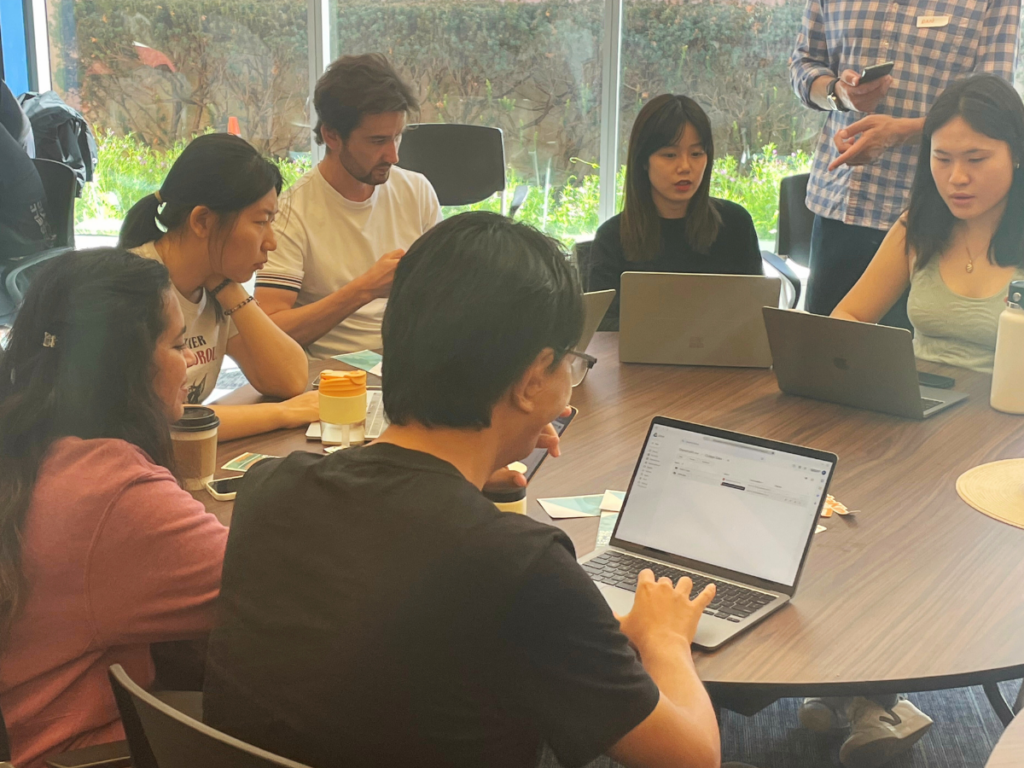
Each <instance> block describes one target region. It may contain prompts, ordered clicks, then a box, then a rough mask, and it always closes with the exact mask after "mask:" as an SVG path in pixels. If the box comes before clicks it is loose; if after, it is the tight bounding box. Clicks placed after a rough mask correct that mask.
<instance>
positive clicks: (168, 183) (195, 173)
mask: <svg viewBox="0 0 1024 768" xmlns="http://www.w3.org/2000/svg"><path fill="white" fill-rule="evenodd" d="M281 185H282V181H281V173H280V171H278V169H277V166H275V165H274V164H273V163H272V162H270V161H269V160H267V159H266V158H264V157H263V156H262V155H260V154H259V153H258V152H257V151H256V149H255V148H253V146H252V145H251V144H249V143H248V142H247V141H245V140H244V139H241V138H239V137H237V136H231V135H229V134H226V133H211V134H207V135H205V136H200V137H198V138H196V139H195V140H194V141H193V142H192V143H191V144H189V145H188V146H187V147H186V148H185V151H184V152H182V153H181V155H180V156H179V157H178V159H177V160H176V161H175V163H174V165H173V166H171V170H170V171H169V172H168V174H167V178H166V179H164V183H163V185H162V186H161V187H160V190H159V191H158V192H156V193H154V194H152V195H148V196H147V197H144V198H143V199H142V200H140V201H139V202H138V203H136V204H135V205H134V206H133V207H132V209H131V210H130V211H129V212H128V215H127V217H125V221H124V224H123V226H122V227H121V238H120V245H121V246H122V247H124V248H130V249H132V250H134V251H135V252H136V253H138V254H139V255H140V256H145V257H147V258H151V259H156V260H158V261H160V262H162V263H163V264H164V266H166V267H167V269H168V271H169V272H170V273H171V283H172V284H173V286H174V289H175V293H176V294H177V297H178V303H179V304H180V305H181V311H182V313H183V314H184V316H185V323H186V327H187V335H186V344H188V346H189V348H190V349H191V350H192V353H193V354H194V355H195V356H196V359H197V364H196V365H195V366H193V367H192V368H190V369H189V393H188V400H189V402H190V403H201V402H203V400H205V399H206V398H207V397H208V396H209V395H210V393H211V392H212V391H213V389H214V386H215V384H216V383H217V377H218V375H219V374H220V369H221V364H222V363H223V361H224V355H225V354H227V355H231V357H232V358H233V359H234V360H235V361H236V362H237V363H238V365H239V367H241V369H242V372H243V373H244V374H245V376H246V378H247V379H248V380H249V383H251V384H252V385H253V386H254V387H255V388H256V389H257V390H258V391H259V392H261V393H262V394H264V395H270V396H273V397H280V398H284V401H283V402H280V403H260V404H257V405H218V406H213V408H214V410H215V411H216V412H217V415H218V416H219V417H220V439H222V440H231V439H234V438H237V437H245V436H247V435H254V434H258V433H260V432H268V431H270V430H273V429H282V428H290V427H298V426H303V425H305V424H308V423H309V422H311V421H316V420H317V419H318V418H319V413H318V407H317V393H316V392H306V393H305V394H303V393H304V392H305V389H306V384H307V382H308V376H309V365H308V363H307V360H306V354H305V352H304V351H303V350H302V347H300V346H299V345H298V343H296V342H295V341H294V340H293V339H292V338H291V337H289V336H288V335H287V334H286V333H285V332H284V331H282V330H281V329H280V328H278V327H277V326H276V325H275V324H274V323H273V322H272V321H271V320H270V318H268V317H267V315H266V314H264V312H263V310H262V309H260V307H259V304H257V303H256V302H255V301H254V300H253V298H252V297H251V296H250V295H249V294H248V293H247V292H246V290H245V288H243V287H242V285H241V284H242V283H244V282H246V281H248V280H250V279H251V278H252V276H253V274H254V273H255V272H256V270H258V269H260V268H261V267H262V266H263V265H264V264H265V263H266V261H267V254H268V253H269V252H270V251H273V250H274V248H275V247H276V246H277V243H276V240H275V239H274V224H273V222H274V216H275V215H276V214H277V196H278V194H279V193H280V192H281Z"/></svg>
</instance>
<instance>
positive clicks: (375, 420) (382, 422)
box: [306, 389, 390, 441]
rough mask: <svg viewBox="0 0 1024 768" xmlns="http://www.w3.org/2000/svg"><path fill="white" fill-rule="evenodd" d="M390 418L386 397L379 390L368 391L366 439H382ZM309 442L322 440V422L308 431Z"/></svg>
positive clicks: (310, 426)
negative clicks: (385, 410) (386, 406)
mask: <svg viewBox="0 0 1024 768" xmlns="http://www.w3.org/2000/svg"><path fill="white" fill-rule="evenodd" d="M389 423H390V422H389V421H388V417H387V416H386V415H385V414H384V397H383V395H382V394H381V391H380V390H379V389H368V390H366V430H365V435H366V439H367V440H368V441H369V440H376V439H377V438H378V437H380V435H381V432H383V431H384V430H385V429H386V428H387V426H388V424H389ZM306 439H307V440H319V439H320V422H319V421H314V422H313V423H312V424H310V425H309V428H308V429H307V430H306Z"/></svg>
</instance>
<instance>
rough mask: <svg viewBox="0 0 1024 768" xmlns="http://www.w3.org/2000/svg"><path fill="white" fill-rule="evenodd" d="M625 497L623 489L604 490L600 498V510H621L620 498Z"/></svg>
mask: <svg viewBox="0 0 1024 768" xmlns="http://www.w3.org/2000/svg"><path fill="white" fill-rule="evenodd" d="M625 498H626V492H625V491H605V492H604V497H603V498H602V499H601V511H602V512H621V511H622V500H623V499H625Z"/></svg>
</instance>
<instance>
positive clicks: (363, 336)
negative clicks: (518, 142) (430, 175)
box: [256, 166, 441, 359]
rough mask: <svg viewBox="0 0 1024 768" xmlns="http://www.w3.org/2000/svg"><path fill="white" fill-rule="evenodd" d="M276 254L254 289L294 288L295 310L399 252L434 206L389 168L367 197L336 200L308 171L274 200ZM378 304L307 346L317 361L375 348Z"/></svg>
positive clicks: (422, 182)
mask: <svg viewBox="0 0 1024 768" xmlns="http://www.w3.org/2000/svg"><path fill="white" fill-rule="evenodd" d="M276 221H277V223H276V227H275V229H276V234H277V250H275V251H273V252H272V253H271V254H270V259H269V261H268V262H267V264H266V266H265V267H264V268H263V269H262V270H261V271H260V272H259V273H258V274H257V276H256V287H257V288H259V287H267V288H284V289H286V290H291V291H295V292H296V293H298V297H297V298H296V300H295V306H296V307H303V306H306V305H307V304H312V303H313V302H315V301H319V300H320V299H323V298H325V297H326V296H329V295H330V294H331V293H333V292H334V291H336V290H338V289H339V288H341V287H343V286H345V285H347V284H348V283H350V282H351V281H352V280H354V279H355V278H357V277H359V276H360V275H362V274H363V273H365V272H366V271H367V270H368V269H370V268H371V267H372V266H373V265H374V264H375V263H376V262H377V260H378V259H379V258H380V257H381V256H383V255H384V254H385V253H388V252H389V251H394V250H397V249H399V248H401V249H403V250H406V249H408V248H409V246H410V245H412V244H413V242H415V241H416V239H417V238H419V236H420V235H422V234H423V233H424V232H426V231H427V230H428V229H430V228H431V227H433V226H434V225H435V224H437V223H438V222H439V221H441V206H440V205H439V204H438V202H437V195H436V194H435V193H434V188H433V187H431V186H430V182H429V181H427V179H426V177H425V176H423V175H422V174H419V173H413V172H412V171H407V170H404V169H402V168H398V167H397V166H392V167H391V175H390V176H389V178H388V180H387V181H386V182H385V183H384V184H379V185H377V186H376V187H374V189H373V194H372V195H370V198H369V199H368V200H366V201H365V202H362V203H356V202H353V201H351V200H348V199H347V198H345V197H343V196H342V195H341V194H340V193H339V192H338V191H337V190H336V189H334V187H332V186H331V185H330V184H329V183H328V182H327V180H326V179H324V177H323V176H322V175H321V174H320V170H319V168H313V170H311V171H310V172H309V173H307V174H306V175H305V176H303V177H302V178H301V179H299V180H298V181H297V182H295V184H293V185H292V186H291V188H290V189H288V191H287V192H285V193H284V195H283V196H282V198H281V212H280V213H279V214H278V216H277V220H276ZM386 306H387V300H386V299H375V300H373V301H371V302H370V303H369V304H367V305H366V306H364V307H362V308H360V309H358V310H357V311H355V312H354V313H352V314H351V315H349V316H348V317H347V318H346V319H345V320H343V321H342V322H340V323H339V324H338V325H336V326H335V327H334V328H333V329H332V330H331V331H329V332H328V333H327V334H326V335H324V336H323V337H321V338H320V339H318V340H317V341H315V342H313V343H312V344H310V345H309V346H308V348H307V350H306V351H307V353H308V354H309V356H310V357H312V358H314V359H324V358H328V357H331V356H332V355H337V354H342V353H345V352H357V351H359V350H361V349H378V348H379V347H380V346H381V338H380V326H381V321H382V320H383V319H384V308H385V307H386Z"/></svg>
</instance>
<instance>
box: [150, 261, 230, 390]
mask: <svg viewBox="0 0 1024 768" xmlns="http://www.w3.org/2000/svg"><path fill="white" fill-rule="evenodd" d="M132 252H133V253H137V254H138V255H139V256H144V257H145V258H147V259H154V260H156V261H159V262H160V263H161V264H163V259H161V258H160V254H159V253H158V252H157V250H156V246H154V245H153V243H146V244H145V245H140V246H139V247H138V248H133V249H132ZM171 288H172V290H173V291H174V295H175V296H177V297H178V305H179V306H180V307H181V314H183V315H184V316H185V343H186V344H187V345H188V348H189V349H191V350H192V352H193V354H194V355H195V356H196V364H195V365H193V366H191V367H190V368H189V369H188V402H189V403H190V404H192V405H198V404H199V403H202V402H203V401H204V400H205V399H206V398H207V397H209V395H210V393H211V392H213V389H214V387H215V386H216V384H217V377H218V376H220V367H221V364H222V363H223V362H224V355H225V354H227V349H228V339H230V338H232V337H233V336H235V335H237V334H238V329H237V328H235V323H234V321H232V320H231V318H230V317H224V316H223V315H221V318H220V320H218V319H217V309H216V304H217V302H216V300H215V299H210V298H209V296H208V294H207V293H206V291H203V295H202V297H201V298H200V299H199V301H198V302H194V301H192V300H190V299H189V298H188V297H187V296H185V295H184V294H183V293H182V292H181V291H179V290H178V289H177V288H176V287H174V285H173V283H172V285H171Z"/></svg>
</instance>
